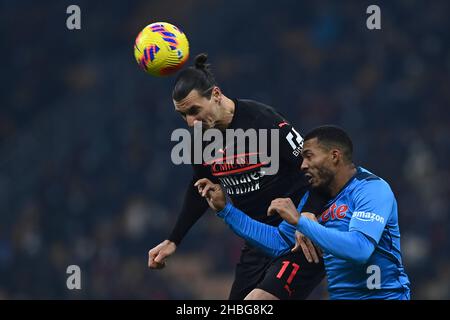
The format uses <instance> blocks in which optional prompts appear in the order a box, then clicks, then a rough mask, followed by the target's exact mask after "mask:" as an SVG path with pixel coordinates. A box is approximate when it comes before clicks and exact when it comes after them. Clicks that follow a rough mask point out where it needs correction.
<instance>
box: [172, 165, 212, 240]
mask: <svg viewBox="0 0 450 320" xmlns="http://www.w3.org/2000/svg"><path fill="white" fill-rule="evenodd" d="M193 167H194V175H193V177H192V180H191V181H190V182H189V185H188V186H187V188H186V193H185V196H184V201H183V206H182V208H181V212H180V214H179V215H178V218H177V221H176V223H175V226H174V228H173V230H172V232H171V233H170V235H169V237H168V240H170V241H172V242H174V243H175V244H176V245H179V244H180V243H181V241H182V240H183V238H184V236H185V235H186V234H187V232H188V231H189V229H190V228H191V227H192V226H193V225H194V224H195V223H196V222H197V220H198V219H199V218H200V217H201V216H202V215H203V214H204V213H205V212H206V210H207V209H208V208H209V206H208V203H207V202H206V200H205V199H204V198H202V197H201V196H200V195H199V193H198V191H197V188H196V187H194V183H195V182H196V181H197V180H198V179H201V178H208V179H210V180H212V181H213V182H214V183H217V181H216V179H215V178H214V177H212V175H210V174H208V172H207V170H206V169H205V168H203V166H202V165H194V166H193Z"/></svg>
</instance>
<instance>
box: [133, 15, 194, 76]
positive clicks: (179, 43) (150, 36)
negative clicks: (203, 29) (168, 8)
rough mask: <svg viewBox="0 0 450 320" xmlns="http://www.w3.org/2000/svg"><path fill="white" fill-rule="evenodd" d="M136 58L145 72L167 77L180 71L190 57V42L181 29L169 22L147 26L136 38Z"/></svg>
mask: <svg viewBox="0 0 450 320" xmlns="http://www.w3.org/2000/svg"><path fill="white" fill-rule="evenodd" d="M134 57H135V58H136V61H137V63H138V64H139V65H140V66H141V68H142V69H144V71H145V72H148V73H150V74H151V75H154V76H166V75H169V74H172V73H174V72H175V71H177V70H179V69H180V68H181V67H182V66H183V65H184V64H185V63H186V61H187V59H188V57H189V42H188V39H187V38H186V35H185V34H184V33H183V31H181V30H180V29H179V28H177V27H175V26H174V25H172V24H170V23H167V22H155V23H152V24H149V25H148V26H146V27H145V28H144V29H142V31H141V32H140V33H139V34H138V36H137V37H136V42H135V44H134Z"/></svg>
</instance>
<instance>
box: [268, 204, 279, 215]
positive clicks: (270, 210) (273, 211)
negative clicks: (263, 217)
mask: <svg viewBox="0 0 450 320" xmlns="http://www.w3.org/2000/svg"><path fill="white" fill-rule="evenodd" d="M272 202H273V201H272ZM276 213H278V211H277V208H276V206H274V205H272V204H271V205H270V206H269V208H268V209H267V215H268V216H273V215H274V214H276Z"/></svg>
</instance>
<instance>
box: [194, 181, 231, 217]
mask: <svg viewBox="0 0 450 320" xmlns="http://www.w3.org/2000/svg"><path fill="white" fill-rule="evenodd" d="M194 186H195V187H197V189H198V193H200V195H201V196H202V197H203V198H205V199H206V201H208V204H209V206H210V207H211V209H213V210H215V211H220V210H222V209H223V208H225V205H226V203H227V202H226V199H225V193H224V192H223V190H222V188H221V187H220V185H218V184H214V183H212V182H211V181H210V180H209V179H206V178H203V179H200V180H198V181H197V182H196V183H195V184H194Z"/></svg>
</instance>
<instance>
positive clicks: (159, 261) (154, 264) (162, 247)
mask: <svg viewBox="0 0 450 320" xmlns="http://www.w3.org/2000/svg"><path fill="white" fill-rule="evenodd" d="M176 249H177V245H176V244H175V243H174V242H172V241H170V240H164V241H163V242H161V243H160V244H158V245H157V246H156V247H154V248H153V249H151V250H150V251H149V252H148V267H149V268H150V269H162V268H164V267H165V266H166V258H168V257H169V256H171V255H172V254H173V253H174V252H175V250H176Z"/></svg>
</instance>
